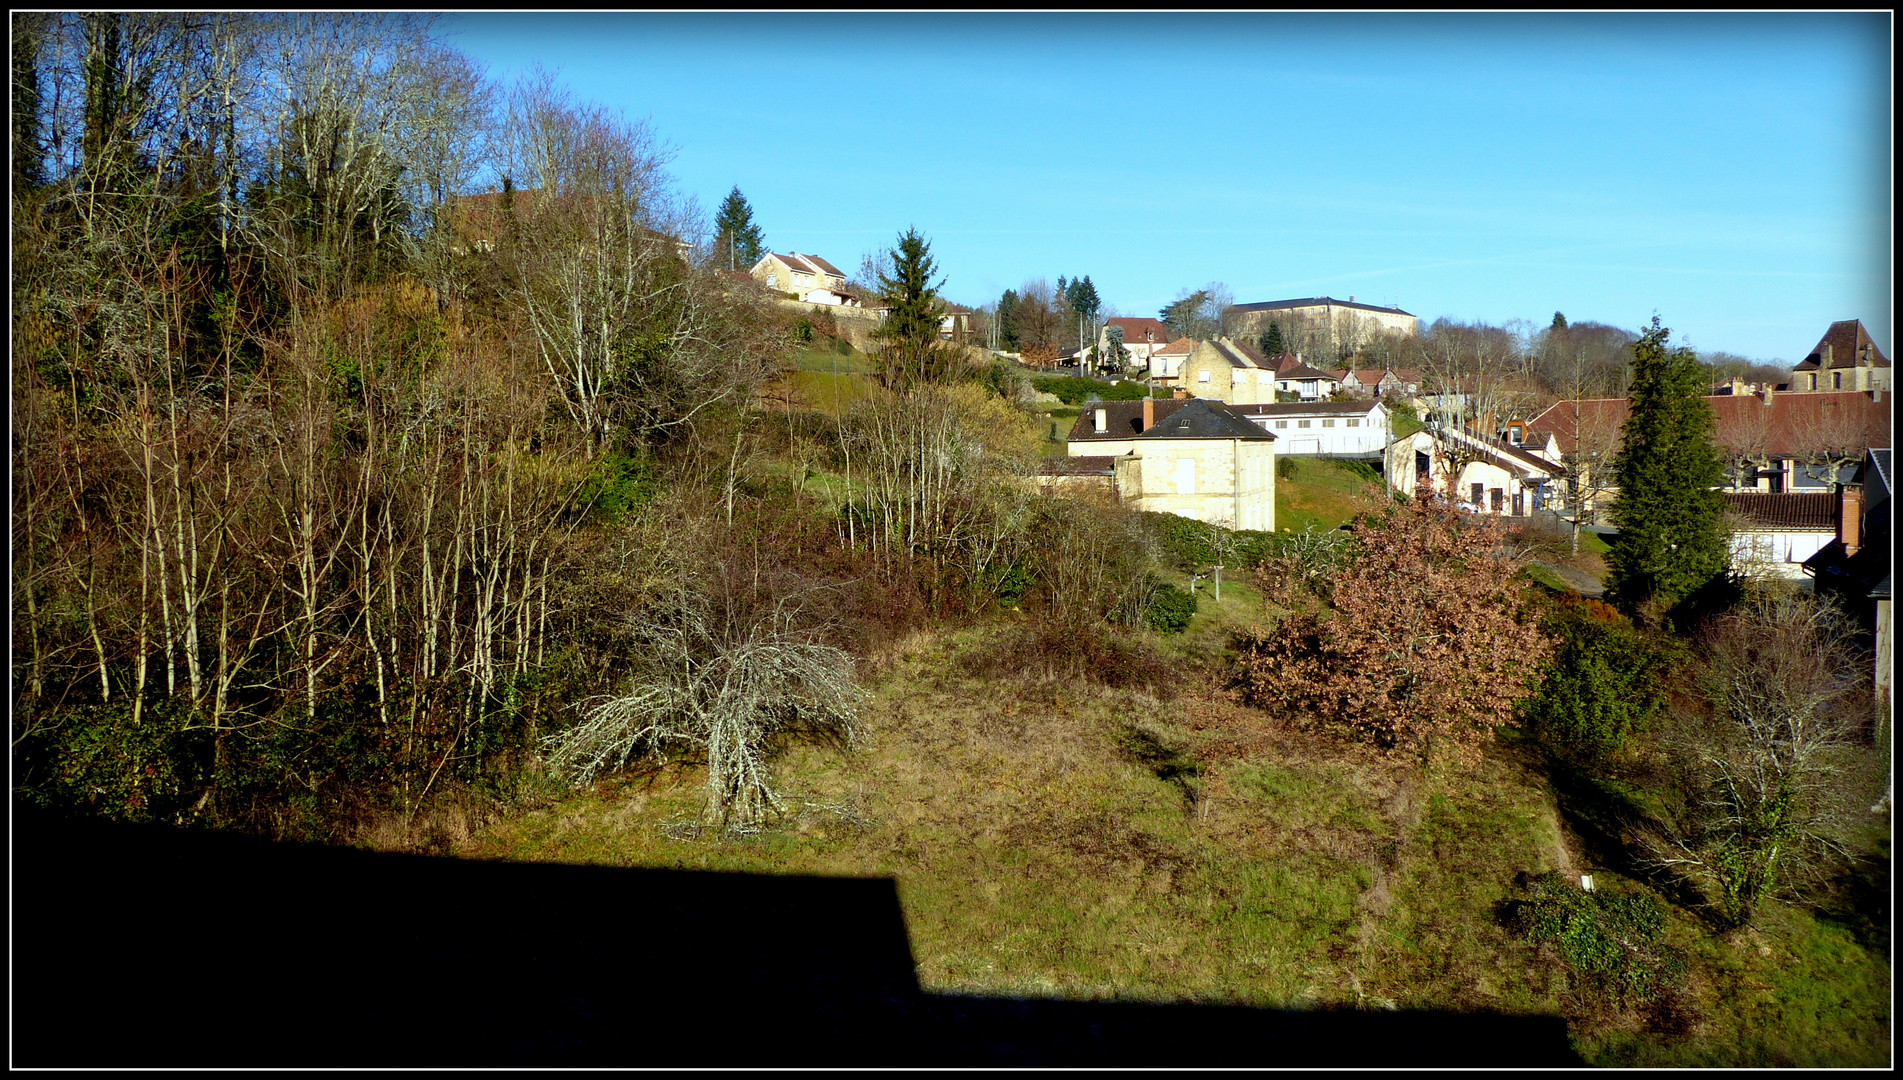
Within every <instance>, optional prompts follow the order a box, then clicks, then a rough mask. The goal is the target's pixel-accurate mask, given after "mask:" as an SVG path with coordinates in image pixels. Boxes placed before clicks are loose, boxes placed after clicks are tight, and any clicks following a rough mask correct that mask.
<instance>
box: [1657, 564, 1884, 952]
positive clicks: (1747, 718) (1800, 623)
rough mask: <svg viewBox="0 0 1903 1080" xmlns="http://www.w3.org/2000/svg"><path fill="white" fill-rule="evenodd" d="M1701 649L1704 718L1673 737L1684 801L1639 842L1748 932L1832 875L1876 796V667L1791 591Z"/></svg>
mask: <svg viewBox="0 0 1903 1080" xmlns="http://www.w3.org/2000/svg"><path fill="white" fill-rule="evenodd" d="M1699 643H1700V646H1701V653H1702V655H1703V661H1702V663H1701V664H1700V666H1699V671H1698V687H1699V689H1700V691H1701V693H1702V696H1703V698H1704V699H1705V704H1706V706H1707V707H1708V711H1705V712H1691V713H1681V714H1679V715H1678V716H1677V717H1676V718H1675V723H1673V725H1672V726H1671V727H1670V728H1669V729H1668V731H1667V732H1666V733H1665V745H1666V747H1667V749H1668V751H1669V753H1670V754H1671V757H1672V760H1673V763H1674V767H1675V775H1676V783H1675V785H1674V787H1675V789H1676V790H1675V792H1674V795H1675V796H1676V798H1675V800H1674V802H1673V803H1672V804H1671V806H1670V808H1669V812H1668V813H1667V814H1666V815H1665V817H1664V819H1663V820H1662V821H1661V822H1659V824H1658V826H1657V827H1656V828H1654V829H1652V830H1651V831H1650V832H1649V834H1648V835H1646V836H1645V838H1644V843H1645V848H1646V850H1647V852H1648V853H1649V856H1650V859H1651V861H1652V863H1653V864H1654V865H1655V866H1657V867H1660V868H1662V869H1664V870H1667V871H1669V872H1671V873H1674V874H1677V875H1680V876H1682V877H1684V878H1685V879H1687V880H1688V881H1689V882H1690V883H1692V884H1693V885H1694V886H1695V887H1696V888H1697V889H1698V890H1699V891H1700V892H1701V893H1702V894H1703V895H1704V897H1705V899H1706V901H1707V903H1708V904H1709V906H1710V910H1711V912H1712V914H1713V915H1714V917H1715V918H1716V919H1717V920H1718V921H1720V922H1721V923H1724V924H1726V925H1731V926H1742V925H1745V924H1748V923H1750V922H1751V921H1752V919H1753V918H1755V917H1756V914H1757V912H1758V911H1759V910H1760V908H1761V907H1762V905H1763V904H1764V903H1765V902H1766V901H1768V900H1770V899H1772V898H1774V897H1776V896H1779V895H1782V894H1786V893H1789V892H1793V891H1801V890H1803V889H1805V888H1806V887H1808V886H1814V885H1816V884H1818V883H1819V882H1820V881H1821V880H1823V879H1824V878H1825V877H1827V876H1828V874H1829V873H1831V872H1832V871H1834V870H1835V869H1837V868H1838V867H1839V866H1840V865H1841V864H1842V863H1843V861H1844V860H1845V859H1846V858H1847V854H1848V850H1849V847H1848V841H1849V837H1850V835H1851V832H1852V831H1853V830H1854V828H1855V827H1856V825H1857V824H1858V823H1859V821H1860V820H1862V819H1864V818H1866V817H1867V815H1868V811H1867V808H1868V807H1869V806H1870V804H1871V802H1872V801H1873V800H1874V799H1875V797H1876V795H1877V794H1878V791H1879V789H1880V787H1881V784H1882V776H1881V772H1880V765H1879V764H1878V763H1877V761H1876V760H1875V755H1874V754H1873V753H1872V752H1871V748H1870V735H1871V732H1870V726H1871V723H1872V720H1873V713H1872V702H1871V695H1870V687H1869V683H1868V674H1867V672H1868V666H1867V665H1868V663H1869V659H1868V657H1869V654H1868V652H1867V651H1866V649H1865V648H1863V647H1862V646H1860V645H1859V644H1858V643H1857V641H1856V638H1855V633H1854V629H1853V628H1852V626H1851V625H1850V624H1849V623H1848V621H1847V620H1846V619H1845V618H1844V616H1843V615H1842V613H1841V612H1839V611H1837V610H1836V609H1835V608H1834V607H1832V606H1831V605H1830V604H1829V603H1827V602H1823V601H1819V600H1817V599H1815V598H1813V597H1810V596H1806V595H1803V594H1799V593H1797V592H1795V591H1784V590H1769V591H1756V592H1753V593H1750V594H1748V595H1747V596H1746V598H1745V600H1744V602H1743V603H1741V604H1740V605H1739V606H1738V607H1737V608H1735V609H1734V610H1732V611H1730V612H1728V613H1726V614H1724V615H1722V616H1719V617H1717V618H1716V619H1714V620H1712V622H1711V623H1710V624H1709V625H1708V626H1707V627H1706V628H1705V630H1704V631H1703V632H1702V634H1701V635H1700V642H1699Z"/></svg>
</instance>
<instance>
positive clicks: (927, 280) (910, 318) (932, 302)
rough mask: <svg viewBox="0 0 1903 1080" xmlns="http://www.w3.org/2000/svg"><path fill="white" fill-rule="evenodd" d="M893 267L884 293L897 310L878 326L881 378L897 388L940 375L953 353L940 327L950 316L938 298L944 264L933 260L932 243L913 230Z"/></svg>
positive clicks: (902, 240) (883, 280)
mask: <svg viewBox="0 0 1903 1080" xmlns="http://www.w3.org/2000/svg"><path fill="white" fill-rule="evenodd" d="M890 257H891V260H892V272H891V273H889V274H888V273H886V272H885V271H883V270H881V271H880V273H879V292H880V293H881V294H882V295H883V296H885V298H886V302H887V303H889V304H890V305H891V310H889V311H888V312H887V313H886V317H885V322H884V323H883V324H882V325H881V326H880V327H879V329H878V330H877V332H876V333H877V336H878V338H879V341H880V344H881V346H882V347H881V348H880V350H879V363H880V368H881V369H882V370H881V371H880V378H881V379H882V380H883V381H884V383H885V385H886V386H888V387H892V388H895V389H903V388H906V387H911V386H915V385H917V384H918V383H920V382H929V381H933V380H935V379H938V378H939V377H941V376H942V375H944V374H945V373H946V370H947V368H948V367H949V365H950V361H951V357H952V354H951V353H950V352H949V351H948V350H946V349H943V348H940V347H939V340H938V327H939V324H940V322H941V321H942V320H943V318H944V313H943V312H942V311H941V308H942V307H943V305H942V304H940V303H939V300H938V289H939V287H940V286H942V285H944V284H945V281H944V279H943V278H940V279H939V280H937V281H933V280H932V275H933V274H935V273H937V272H938V265H937V264H936V263H935V262H933V261H932V245H931V244H930V243H929V242H928V241H927V240H926V239H925V238H924V237H922V236H920V235H919V234H918V230H917V229H907V230H905V234H904V235H903V236H900V237H899V244H898V247H897V248H896V249H894V250H893V251H892V252H890Z"/></svg>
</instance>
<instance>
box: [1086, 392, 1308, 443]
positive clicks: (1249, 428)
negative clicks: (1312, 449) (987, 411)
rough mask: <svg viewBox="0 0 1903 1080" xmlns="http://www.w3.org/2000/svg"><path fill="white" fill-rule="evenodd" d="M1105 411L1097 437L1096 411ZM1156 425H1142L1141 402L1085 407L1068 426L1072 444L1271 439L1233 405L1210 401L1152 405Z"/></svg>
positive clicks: (1178, 401) (1108, 402) (1186, 400)
mask: <svg viewBox="0 0 1903 1080" xmlns="http://www.w3.org/2000/svg"><path fill="white" fill-rule="evenodd" d="M1098 409H1102V410H1104V412H1105V414H1106V416H1105V419H1106V422H1107V425H1108V428H1109V430H1108V431H1106V432H1105V433H1104V434H1102V435H1099V434H1097V410H1098ZM1155 410H1156V411H1155V418H1156V425H1155V426H1154V427H1152V428H1150V430H1148V431H1141V430H1139V429H1140V428H1142V426H1143V403H1142V402H1141V401H1106V402H1102V403H1101V404H1098V405H1091V406H1086V407H1085V408H1084V411H1083V414H1082V415H1080V416H1078V417H1077V421H1076V423H1074V424H1072V425H1071V429H1070V441H1071V442H1099V441H1104V440H1109V439H1158V440H1162V439H1274V438H1275V436H1274V435H1272V434H1270V433H1269V432H1266V431H1264V430H1262V429H1261V428H1260V427H1257V426H1256V425H1255V423H1254V422H1253V421H1251V420H1250V419H1249V418H1248V417H1247V416H1245V415H1243V413H1242V411H1241V410H1240V409H1239V408H1237V407H1236V406H1233V405H1225V404H1223V403H1222V402H1220V401H1213V400H1211V399H1209V398H1187V399H1181V398H1178V399H1171V400H1169V401H1157V402H1156V403H1155Z"/></svg>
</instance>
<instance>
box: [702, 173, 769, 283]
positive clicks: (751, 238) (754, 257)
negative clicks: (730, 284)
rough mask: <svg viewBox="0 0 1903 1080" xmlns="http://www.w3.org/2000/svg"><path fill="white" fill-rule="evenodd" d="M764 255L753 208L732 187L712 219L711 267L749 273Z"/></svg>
mask: <svg viewBox="0 0 1903 1080" xmlns="http://www.w3.org/2000/svg"><path fill="white" fill-rule="evenodd" d="M765 254H766V240H765V239H764V238H763V237H762V236H761V235H760V226H759V225H757V224H755V223H754V220H753V207H752V206H750V205H748V204H747V197H746V196H745V195H742V194H740V188H739V187H738V186H735V187H734V189H733V190H732V191H729V192H728V193H727V197H726V198H725V199H723V200H721V203H720V213H719V214H717V215H715V217H714V263H715V265H717V266H719V267H720V268H721V269H722V270H751V269H753V264H754V263H757V262H759V261H760V257H761V256H763V255H765Z"/></svg>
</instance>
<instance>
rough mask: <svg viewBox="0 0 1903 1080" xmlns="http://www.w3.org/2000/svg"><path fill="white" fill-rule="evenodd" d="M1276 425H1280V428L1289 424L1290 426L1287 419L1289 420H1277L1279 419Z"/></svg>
mask: <svg viewBox="0 0 1903 1080" xmlns="http://www.w3.org/2000/svg"><path fill="white" fill-rule="evenodd" d="M1275 426H1276V427H1279V428H1285V427H1287V426H1288V421H1287V420H1277V421H1276V422H1275Z"/></svg>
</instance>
